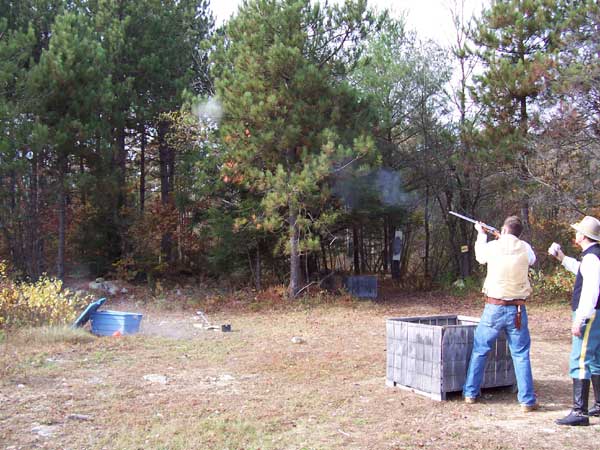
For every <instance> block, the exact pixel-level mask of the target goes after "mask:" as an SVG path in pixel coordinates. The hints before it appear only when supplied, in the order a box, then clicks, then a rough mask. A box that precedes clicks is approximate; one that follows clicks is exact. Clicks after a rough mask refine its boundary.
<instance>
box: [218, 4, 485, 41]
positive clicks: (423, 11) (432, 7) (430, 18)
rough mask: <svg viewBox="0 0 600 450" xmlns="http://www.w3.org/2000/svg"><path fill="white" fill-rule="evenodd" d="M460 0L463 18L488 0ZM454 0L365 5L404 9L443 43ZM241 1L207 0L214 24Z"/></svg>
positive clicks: (411, 23) (411, 22)
mask: <svg viewBox="0 0 600 450" xmlns="http://www.w3.org/2000/svg"><path fill="white" fill-rule="evenodd" d="M338 1H343V0H338ZM463 1H464V5H465V17H466V18H468V17H470V16H471V15H472V13H473V12H475V13H477V15H479V13H480V11H481V8H482V5H484V4H486V5H487V4H489V0H463ZM334 2H335V0H334ZM454 2H455V0H369V5H370V6H372V7H375V8H377V9H379V10H381V9H384V8H388V9H389V10H390V11H392V13H393V14H394V16H395V17H398V16H399V15H400V13H401V12H402V11H404V12H405V14H406V24H407V29H412V30H416V31H417V33H418V35H419V37H421V38H423V39H427V38H429V39H434V40H436V41H437V42H438V43H439V44H442V45H447V44H448V43H449V42H450V41H451V40H452V39H453V37H454V27H453V25H452V19H451V17H450V7H451V5H453V4H454ZM456 3H458V4H460V3H461V0H456ZM241 4H242V0H211V9H212V11H213V14H214V15H215V18H216V22H217V25H220V24H221V23H222V22H223V21H225V20H227V19H228V18H229V17H230V16H231V15H232V14H234V13H235V12H236V11H237V8H238V5H241Z"/></svg>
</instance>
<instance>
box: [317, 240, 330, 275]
mask: <svg viewBox="0 0 600 450" xmlns="http://www.w3.org/2000/svg"><path fill="white" fill-rule="evenodd" d="M319 243H320V244H321V260H322V264H323V271H325V272H328V271H329V268H328V265H327V248H326V247H325V242H324V238H323V237H322V236H321V239H320V240H319Z"/></svg>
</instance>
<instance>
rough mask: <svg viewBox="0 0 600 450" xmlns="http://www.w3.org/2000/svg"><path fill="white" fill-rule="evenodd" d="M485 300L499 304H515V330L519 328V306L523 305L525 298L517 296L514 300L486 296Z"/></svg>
mask: <svg viewBox="0 0 600 450" xmlns="http://www.w3.org/2000/svg"><path fill="white" fill-rule="evenodd" d="M485 302H486V303H490V304H492V305H499V306H516V307H517V316H516V317H515V327H516V328H517V330H520V329H521V306H523V305H525V299H523V298H518V299H515V300H502V299H499V298H494V297H486V298H485Z"/></svg>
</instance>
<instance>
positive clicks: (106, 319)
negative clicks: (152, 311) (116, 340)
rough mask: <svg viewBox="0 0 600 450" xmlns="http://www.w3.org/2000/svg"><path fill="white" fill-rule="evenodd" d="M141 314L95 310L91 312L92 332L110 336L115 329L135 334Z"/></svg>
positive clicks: (123, 332) (121, 332)
mask: <svg viewBox="0 0 600 450" xmlns="http://www.w3.org/2000/svg"><path fill="white" fill-rule="evenodd" d="M142 317H143V314H138V313H129V312H122V311H109V310H107V311H96V312H94V313H93V314H92V316H91V318H90V321H91V322H92V333H94V334H96V335H99V336H112V335H114V334H115V333H116V332H117V331H118V332H119V333H120V334H122V335H125V334H135V333H137V332H138V331H139V330H140V323H141V321H142Z"/></svg>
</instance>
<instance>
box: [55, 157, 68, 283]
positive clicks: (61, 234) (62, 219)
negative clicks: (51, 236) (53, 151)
mask: <svg viewBox="0 0 600 450" xmlns="http://www.w3.org/2000/svg"><path fill="white" fill-rule="evenodd" d="M66 176H67V160H66V158H65V157H59V161H58V253H57V256H56V276H57V277H58V278H59V279H61V280H64V278H65V237H66V236H65V232H66V227H67V204H66V203H67V195H66V186H65V183H66V180H65V178H66Z"/></svg>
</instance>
